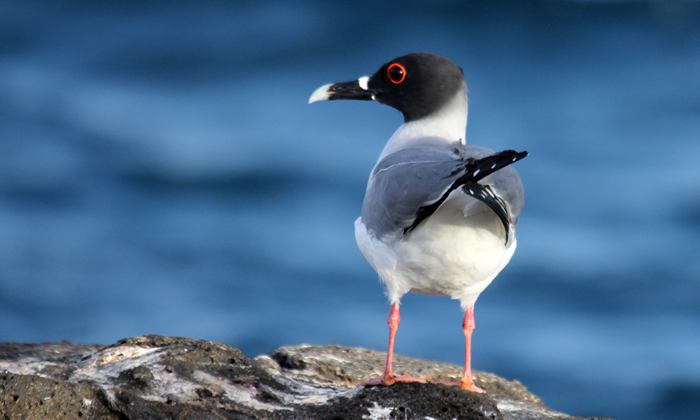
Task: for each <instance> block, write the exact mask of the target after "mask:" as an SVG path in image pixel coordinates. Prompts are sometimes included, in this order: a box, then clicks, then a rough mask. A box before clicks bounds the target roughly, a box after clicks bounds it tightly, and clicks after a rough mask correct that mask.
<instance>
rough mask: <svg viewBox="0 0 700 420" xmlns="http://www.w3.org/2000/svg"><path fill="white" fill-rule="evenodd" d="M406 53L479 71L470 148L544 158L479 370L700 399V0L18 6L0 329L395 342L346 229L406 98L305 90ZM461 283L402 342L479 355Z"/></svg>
mask: <svg viewBox="0 0 700 420" xmlns="http://www.w3.org/2000/svg"><path fill="white" fill-rule="evenodd" d="M411 51H430V52H434V53H438V54H442V55H445V56H447V57H449V58H451V59H453V60H454V61H456V62H457V63H458V64H460V65H461V66H462V68H463V69H464V72H465V75H466V78H467V83H468V85H469V89H470V92H469V99H470V115H469V126H468V138H467V140H468V142H469V143H473V144H479V145H483V146H487V147H490V148H492V149H505V148H508V149H517V150H528V151H529V152H530V156H529V157H528V158H527V159H525V160H523V161H522V162H519V163H518V164H517V169H518V171H519V172H520V174H521V176H522V179H523V182H524V184H525V189H526V195H527V198H526V208H525V212H524V214H523V216H522V218H521V224H520V230H519V232H518V250H517V251H516V253H515V256H514V257H513V259H512V261H511V263H510V265H508V267H506V269H505V270H504V271H503V272H502V274H501V275H500V276H499V277H498V278H497V279H496V280H495V281H494V283H493V284H492V285H491V286H490V287H489V288H488V289H487V290H486V291H485V292H484V293H483V294H482V296H481V298H480V300H479V302H478V304H477V306H476V322H477V330H476V332H475V334H474V350H473V352H474V359H475V360H474V366H475V368H476V369H481V370H487V371H493V372H495V373H497V374H499V375H502V376H504V377H507V378H511V379H519V380H521V381H522V382H523V383H525V384H526V385H527V386H528V387H529V388H530V389H531V390H532V391H534V392H535V393H536V394H538V395H540V396H541V397H542V398H543V399H544V401H545V402H546V403H547V404H548V405H550V406H551V407H553V408H555V409H558V410H562V411H565V412H568V413H571V414H575V415H579V416H609V417H615V418H618V419H637V420H639V419H641V420H646V419H686V418H687V419H690V418H696V417H695V416H696V415H697V412H698V411H699V410H700V357H699V355H700V164H698V161H700V77H699V75H700V4H699V3H698V2H689V1H688V2H682V1H680V2H679V1H668V2H642V1H636V2H635V1H632V2H615V1H607V2H601V1H583V0H582V1H565V0H558V1H554V0H552V1H544V0H541V1H532V2H520V3H515V2H502V1H470V2H459V1H447V0H445V1H440V2H411V3H409V4H402V5H401V6H400V7H399V6H397V4H393V3H386V4H374V3H370V2H357V1H355V2H338V3H328V2H321V1H311V0H307V1H296V2H269V1H262V2H256V3H254V4H240V5H239V4H236V3H230V2H206V3H205V2H201V3H200V2H197V3H195V2H167V4H166V2H163V3H153V2H151V3H149V4H148V5H144V4H141V3H140V2H93V1H89V2H87V1H86V2H78V1H73V2H69V1H63V2H40V1H27V0H23V1H20V0H15V1H4V2H2V3H0V341H28V342H40V341H56V340H62V339H68V340H71V341H74V342H79V343H113V342H115V341H116V340H119V339H121V338H124V337H130V336H135V335H139V334H149V333H156V334H164V335H179V336H190V337H194V338H198V339H208V340H214V341H221V342H225V343H228V344H230V345H233V346H237V347H239V348H241V349H242V350H243V351H244V352H245V353H246V354H248V355H249V356H255V355H256V354H260V353H265V352H268V351H270V350H272V349H274V348H276V347H279V346H281V345H287V344H299V343H317V344H326V343H337V344H342V345H348V346H362V347H370V348H374V349H379V350H384V349H385V346H386V340H387V334H388V329H387V326H386V323H385V320H386V316H387V314H388V306H387V304H386V301H385V298H384V296H383V294H382V288H381V286H380V284H379V282H378V281H377V277H376V274H374V272H373V271H372V269H371V268H370V267H369V265H368V264H367V263H366V261H365V260H364V258H363V257H362V255H361V254H360V252H359V251H358V249H357V247H356V245H355V240H354V233H353V222H354V220H355V218H356V217H357V216H358V215H359V212H360V207H361V202H362V197H363V194H364V189H365V183H366V180H367V176H368V173H369V171H370V169H371V168H372V166H373V165H374V163H375V161H376V158H377V156H378V155H379V152H380V151H381V149H382V147H383V145H384V142H385V141H386V140H387V139H388V138H389V136H390V135H391V134H392V132H393V131H394V130H395V129H396V128H397V127H398V125H399V124H400V123H401V121H402V119H401V116H400V114H399V113H398V112H397V111H395V110H393V109H391V108H388V107H385V106H381V105H378V104H372V103H366V102H362V103H359V102H358V103H355V102H333V103H321V104H314V105H312V106H308V105H306V102H307V100H308V97H309V95H310V94H311V92H313V90H314V89H316V88H317V87H318V86H320V85H322V84H325V83H329V82H334V81H346V80H352V79H356V78H357V77H359V76H363V75H367V74H370V73H373V72H374V71H375V70H376V69H377V68H378V67H379V66H380V65H381V64H382V63H384V62H385V61H387V60H389V59H390V58H393V57H395V56H397V55H400V54H403V53H407V52H411ZM461 321H462V314H461V312H460V309H459V305H458V303H457V302H456V301H451V300H449V299H446V298H435V297H426V296H416V295H408V296H406V297H405V298H404V300H403V306H402V323H401V326H400V328H399V333H398V336H397V344H396V351H397V352H398V353H400V354H405V355H409V356H415V357H423V358H430V359H436V360H442V361H449V362H453V363H458V364H459V363H462V360H463V336H462V331H461Z"/></svg>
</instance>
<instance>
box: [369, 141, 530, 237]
mask: <svg viewBox="0 0 700 420" xmlns="http://www.w3.org/2000/svg"><path fill="white" fill-rule="evenodd" d="M431 143H435V142H431V141H430V140H429V139H426V141H425V144H431ZM493 154H494V152H493V151H492V150H490V149H487V148H485V147H479V146H464V145H461V144H459V143H455V144H453V145H444V146H438V145H426V146H416V147H409V148H405V149H401V150H399V151H397V152H395V153H392V154H391V155H389V156H386V157H385V158H384V159H382V160H381V161H380V162H379V163H378V164H377V166H376V167H375V168H374V171H373V172H372V175H371V179H370V182H369V185H368V188H367V193H366V195H365V200H364V203H363V206H362V222H363V223H364V224H365V226H366V227H367V230H368V231H369V232H371V234H372V235H374V236H375V237H376V238H383V237H385V236H386V235H396V234H401V233H402V232H405V231H406V230H408V229H409V228H412V225H413V224H414V222H416V221H417V218H419V211H421V209H425V208H426V206H430V205H435V204H436V203H437V204H439V205H441V204H442V203H441V202H439V200H443V201H444V199H445V198H446V197H444V196H445V194H446V193H449V192H450V191H452V190H454V188H455V186H454V185H455V182H456V181H458V179H460V177H462V179H464V175H465V168H467V166H468V165H469V164H471V163H473V162H474V161H477V160H479V159H482V158H485V157H488V156H491V155H493ZM523 157H524V156H523ZM521 158H522V157H521ZM478 183H479V184H481V185H488V186H490V188H491V189H492V190H493V192H494V193H495V194H496V195H497V196H498V197H499V198H500V199H501V200H503V202H504V203H505V204H506V206H505V207H506V210H507V215H508V221H509V222H510V223H509V224H508V226H506V232H508V231H509V230H510V232H511V233H510V234H509V235H508V236H512V235H514V234H515V231H516V229H517V224H518V219H519V216H520V213H521V212H522V209H523V205H524V192H523V186H522V182H521V181H520V177H519V176H518V173H517V172H516V171H515V169H513V168H511V167H510V166H506V167H503V168H501V169H500V170H497V171H496V172H494V173H491V174H490V175H488V176H486V177H483V179H480V180H479V181H478ZM477 198H478V197H477ZM428 217H429V216H428ZM420 221H422V219H421V218H419V219H418V222H420Z"/></svg>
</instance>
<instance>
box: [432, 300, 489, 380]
mask: <svg viewBox="0 0 700 420" xmlns="http://www.w3.org/2000/svg"><path fill="white" fill-rule="evenodd" d="M462 328H464V337H465V338H466V342H467V348H466V350H465V352H464V375H462V378H461V379H460V380H459V382H440V383H441V384H443V385H455V386H458V387H460V388H462V389H466V390H468V391H472V392H484V390H483V389H481V388H479V387H478V386H476V385H474V380H473V379H472V332H473V331H474V328H475V324H474V306H470V307H468V308H467V313H466V314H465V315H464V322H462Z"/></svg>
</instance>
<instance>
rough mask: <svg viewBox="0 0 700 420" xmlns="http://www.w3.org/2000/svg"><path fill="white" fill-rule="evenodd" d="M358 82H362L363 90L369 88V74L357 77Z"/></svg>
mask: <svg viewBox="0 0 700 420" xmlns="http://www.w3.org/2000/svg"><path fill="white" fill-rule="evenodd" d="M357 82H358V83H359V84H360V87H361V88H362V90H367V89H369V86H368V85H367V83H368V82H369V76H365V77H360V78H359V79H357Z"/></svg>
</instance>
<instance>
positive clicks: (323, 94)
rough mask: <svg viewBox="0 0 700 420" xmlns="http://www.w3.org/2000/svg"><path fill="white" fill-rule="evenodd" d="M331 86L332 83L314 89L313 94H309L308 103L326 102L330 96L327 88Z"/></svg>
mask: <svg viewBox="0 0 700 420" xmlns="http://www.w3.org/2000/svg"><path fill="white" fill-rule="evenodd" d="M332 84H333V83H329V84H327V85H323V86H321V87H320V88H318V89H316V90H315V91H314V93H312V94H311V97H309V103H310V104H312V103H314V102H318V101H327V100H328V98H330V96H331V94H330V92H328V88H329V87H331V85H332Z"/></svg>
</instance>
